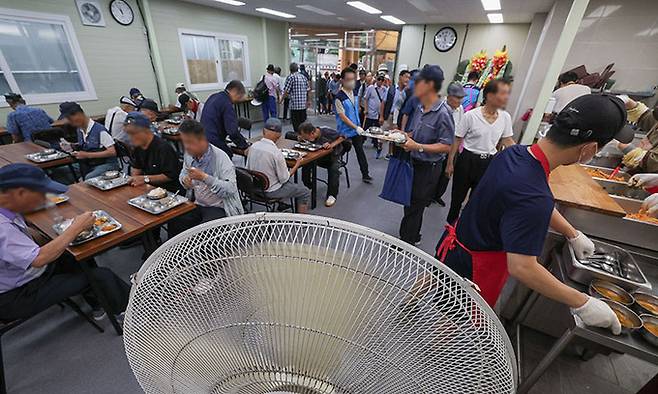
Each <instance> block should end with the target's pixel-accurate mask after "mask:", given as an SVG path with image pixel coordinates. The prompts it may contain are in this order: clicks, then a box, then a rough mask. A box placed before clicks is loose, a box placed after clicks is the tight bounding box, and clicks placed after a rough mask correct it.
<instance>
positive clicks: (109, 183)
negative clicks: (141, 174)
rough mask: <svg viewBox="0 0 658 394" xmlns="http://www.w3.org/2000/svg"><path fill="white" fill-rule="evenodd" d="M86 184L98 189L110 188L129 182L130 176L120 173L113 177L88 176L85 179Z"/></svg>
mask: <svg viewBox="0 0 658 394" xmlns="http://www.w3.org/2000/svg"><path fill="white" fill-rule="evenodd" d="M85 183H86V184H87V185H90V186H93V187H95V188H97V189H100V190H103V191H105V190H112V189H116V188H117V187H121V186H124V185H127V184H128V183H130V177H129V176H127V175H120V176H119V177H118V178H114V179H104V178H103V176H102V175H101V176H97V177H95V178H89V179H87V180H86V181H85Z"/></svg>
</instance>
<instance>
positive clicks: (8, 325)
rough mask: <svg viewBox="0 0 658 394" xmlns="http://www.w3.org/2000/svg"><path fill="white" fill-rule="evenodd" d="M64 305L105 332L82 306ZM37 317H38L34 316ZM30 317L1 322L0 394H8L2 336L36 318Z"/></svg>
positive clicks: (69, 302)
mask: <svg viewBox="0 0 658 394" xmlns="http://www.w3.org/2000/svg"><path fill="white" fill-rule="evenodd" d="M62 303H63V304H64V305H66V306H68V307H69V308H71V309H72V310H73V311H74V312H75V313H77V314H78V315H79V316H81V317H82V318H84V319H85V320H86V321H87V322H88V323H89V324H91V325H92V326H93V327H94V328H95V329H97V330H98V331H99V332H105V330H104V329H103V327H101V326H99V325H98V323H96V322H95V321H94V319H92V318H91V317H90V316H89V315H87V314H86V313H84V312H83V311H82V309H80V306H79V305H78V304H76V303H75V301H73V300H71V299H70V298H68V299H66V300H64V301H63V302H62ZM60 306H61V304H60ZM34 316H36V315H34ZM34 316H30V317H27V318H24V319H16V320H12V321H6V322H3V321H0V394H7V383H6V379H5V367H4V362H3V357H2V336H3V335H4V334H6V333H8V332H9V331H11V330H13V329H14V328H16V327H18V326H20V325H21V324H23V323H25V322H26V321H27V320H29V319H30V318H32V317H34Z"/></svg>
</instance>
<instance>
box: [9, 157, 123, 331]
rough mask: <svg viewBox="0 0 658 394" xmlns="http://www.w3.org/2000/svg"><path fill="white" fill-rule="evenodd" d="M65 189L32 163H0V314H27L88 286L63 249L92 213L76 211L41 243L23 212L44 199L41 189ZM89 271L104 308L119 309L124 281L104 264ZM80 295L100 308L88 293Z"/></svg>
mask: <svg viewBox="0 0 658 394" xmlns="http://www.w3.org/2000/svg"><path fill="white" fill-rule="evenodd" d="M66 190H67V187H66V186H64V185H62V184H60V183H57V182H54V181H52V180H50V179H49V178H48V177H47V176H46V173H45V172H44V171H43V170H41V169H40V168H38V167H36V166H33V165H30V164H22V163H16V164H8V165H6V166H4V167H2V168H0V320H3V321H11V320H14V319H20V318H27V317H30V316H32V315H34V314H36V313H38V312H40V311H42V310H44V309H46V308H48V307H50V306H51V305H55V304H57V303H60V302H62V301H64V300H66V299H67V298H69V297H72V296H74V295H78V294H81V293H82V292H83V291H86V290H87V289H88V288H89V280H88V279H87V276H86V275H85V273H83V272H82V270H80V267H79V263H76V262H75V261H74V260H73V258H72V257H71V256H70V255H67V254H64V251H65V250H66V247H67V246H68V245H69V244H70V243H71V242H72V241H73V240H74V239H75V238H76V237H77V236H78V234H79V233H80V232H82V231H83V230H86V229H88V228H90V227H91V226H92V225H93V223H94V216H93V215H92V213H91V212H85V213H82V214H80V215H78V216H76V217H75V218H74V219H73V222H72V223H71V225H70V226H69V227H68V228H67V229H66V230H65V231H64V232H63V233H62V234H61V235H60V236H58V237H57V238H55V239H53V240H52V241H50V242H48V243H46V244H45V245H42V246H39V245H38V244H37V243H36V242H35V240H34V239H33V237H32V235H31V233H30V229H29V228H28V226H27V224H26V223H25V219H24V218H23V215H24V214H25V213H27V212H32V211H34V210H36V209H38V208H39V207H42V206H43V205H44V204H45V203H46V193H64V192H66ZM90 273H91V275H92V276H93V277H94V279H95V280H96V281H97V283H98V284H99V285H100V287H101V289H102V290H103V292H104V295H105V296H106V298H107V300H108V304H109V307H110V309H111V310H109V311H108V312H110V313H113V314H115V315H118V314H120V313H122V312H123V311H124V310H125V308H126V305H127V304H128V296H129V293H130V287H129V286H128V284H127V283H125V282H124V281H122V280H121V279H120V278H119V277H117V276H116V275H115V274H114V273H113V272H112V271H110V270H109V269H107V268H100V267H95V266H94V267H90ZM85 298H86V299H87V301H88V302H89V303H90V304H91V306H92V308H94V309H95V310H96V311H98V312H102V310H100V308H98V306H97V304H96V303H95V300H94V298H93V297H85ZM95 317H98V318H101V317H102V314H99V313H95Z"/></svg>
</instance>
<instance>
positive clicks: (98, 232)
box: [53, 210, 122, 246]
mask: <svg viewBox="0 0 658 394" xmlns="http://www.w3.org/2000/svg"><path fill="white" fill-rule="evenodd" d="M93 214H94V217H95V218H96V219H98V218H101V217H105V218H107V220H106V221H105V222H103V223H102V224H99V225H96V224H94V226H93V227H92V229H91V232H90V235H89V236H88V237H83V238H80V236H78V238H76V239H74V240H73V242H71V243H70V245H71V246H75V245H80V244H83V243H85V242H89V241H91V240H94V239H96V238H100V237H102V236H104V235H107V234H111V233H113V232H115V231H119V230H120V229H121V227H122V226H121V223H119V221H118V220H116V219H115V218H113V217H112V216H110V214H109V213H107V212H105V211H103V210H99V211H94V212H93ZM71 223H73V219H66V220H64V221H63V222H60V223H57V224H54V225H53V230H55V232H56V233H57V234H61V233H63V232H64V231H65V230H66V229H67V228H68V227H69V226H70V225H71ZM110 225H113V226H114V228H113V229H111V230H107V231H104V230H102V228H103V227H105V226H110Z"/></svg>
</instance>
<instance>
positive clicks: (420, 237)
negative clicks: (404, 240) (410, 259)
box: [414, 234, 423, 246]
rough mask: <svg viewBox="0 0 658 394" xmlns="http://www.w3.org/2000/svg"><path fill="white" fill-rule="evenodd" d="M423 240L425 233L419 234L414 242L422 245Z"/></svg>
mask: <svg viewBox="0 0 658 394" xmlns="http://www.w3.org/2000/svg"><path fill="white" fill-rule="evenodd" d="M422 240H423V234H418V239H417V240H416V242H414V245H416V246H418V245H420V242H421V241H422Z"/></svg>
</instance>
